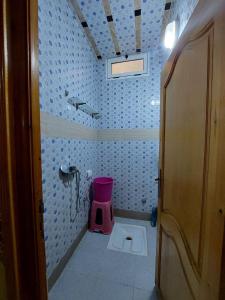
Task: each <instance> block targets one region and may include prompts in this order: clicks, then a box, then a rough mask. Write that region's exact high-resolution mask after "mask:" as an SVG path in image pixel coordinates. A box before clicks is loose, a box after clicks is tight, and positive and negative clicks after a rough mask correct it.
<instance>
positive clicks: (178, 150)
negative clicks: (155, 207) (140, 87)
mask: <svg viewBox="0 0 225 300" xmlns="http://www.w3.org/2000/svg"><path fill="white" fill-rule="evenodd" d="M222 36H225V0H215V1H213V2H212V1H210V0H200V1H199V4H198V5H197V7H196V10H195V12H194V14H193V16H192V17H191V19H190V21H189V23H188V25H187V28H186V30H185V32H184V34H183V35H182V37H181V39H180V40H179V42H178V45H177V46H176V48H175V49H174V51H173V52H172V54H171V56H170V58H169V60H168V62H167V63H166V65H165V68H164V71H163V73H162V80H161V145H160V174H161V176H160V177H161V178H160V193H159V194H160V198H159V221H158V249H157V260H158V262H157V267H156V268H157V272H156V283H157V285H158V287H159V289H160V291H161V294H162V298H163V299H164V300H181V299H182V300H192V299H195V300H218V299H225V297H224V295H222V293H223V291H224V289H223V287H224V286H225V284H224V282H225V281H224V280H225V276H224V275H223V274H222V272H221V265H225V264H224V253H223V244H224V241H223V239H224V219H225V209H224V207H225V187H224V186H225V185H224V184H223V183H222V182H223V179H222V178H225V163H224V162H225V159H224V157H223V156H222V155H221V153H222V151H224V142H223V141H224V140H225V128H224V127H225V122H224V119H225V85H224V82H225V68H224V67H223V66H225V57H224V53H225V40H224V38H222ZM222 149H223V150H222ZM210 269H211V270H214V274H212V272H210Z"/></svg>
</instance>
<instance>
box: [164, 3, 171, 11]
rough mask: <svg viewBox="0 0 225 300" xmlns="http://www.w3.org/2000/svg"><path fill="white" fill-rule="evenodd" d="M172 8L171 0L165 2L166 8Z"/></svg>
mask: <svg viewBox="0 0 225 300" xmlns="http://www.w3.org/2000/svg"><path fill="white" fill-rule="evenodd" d="M170 8H171V2H167V3H166V4H165V10H169V9H170Z"/></svg>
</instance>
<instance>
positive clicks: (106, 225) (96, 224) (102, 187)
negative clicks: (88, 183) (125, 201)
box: [89, 177, 114, 234]
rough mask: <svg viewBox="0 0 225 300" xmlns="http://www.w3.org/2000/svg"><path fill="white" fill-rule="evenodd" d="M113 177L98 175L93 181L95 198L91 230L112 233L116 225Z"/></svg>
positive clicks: (92, 208)
mask: <svg viewBox="0 0 225 300" xmlns="http://www.w3.org/2000/svg"><path fill="white" fill-rule="evenodd" d="M112 188H113V178H111V177H98V178H95V179H94V181H93V192H94V200H93V202H92V207H91V219H90V228H89V229H90V231H98V232H102V233H103V234H110V233H111V232H112V228H113V225H114V217H113V208H112Z"/></svg>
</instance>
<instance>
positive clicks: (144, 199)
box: [98, 141, 159, 213]
mask: <svg viewBox="0 0 225 300" xmlns="http://www.w3.org/2000/svg"><path fill="white" fill-rule="evenodd" d="M158 152H159V151H158V142H157V141H154V142H153V141H152V142H151V141H124V142H123V141H114V142H113V141H107V142H106V141H103V142H100V144H98V173H100V174H102V175H104V176H112V177H113V178H114V181H115V184H114V189H113V203H114V207H116V208H119V209H125V210H133V211H139V212H148V213H149V212H150V210H151V208H152V207H153V206H155V205H156V201H157V184H156V183H155V180H154V179H155V178H156V177H157V174H158Z"/></svg>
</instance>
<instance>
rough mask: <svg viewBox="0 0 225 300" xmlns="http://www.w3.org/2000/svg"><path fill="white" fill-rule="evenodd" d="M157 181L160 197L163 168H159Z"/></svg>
mask: <svg viewBox="0 0 225 300" xmlns="http://www.w3.org/2000/svg"><path fill="white" fill-rule="evenodd" d="M155 182H157V183H158V199H159V198H160V196H161V170H159V176H158V177H157V178H155Z"/></svg>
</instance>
